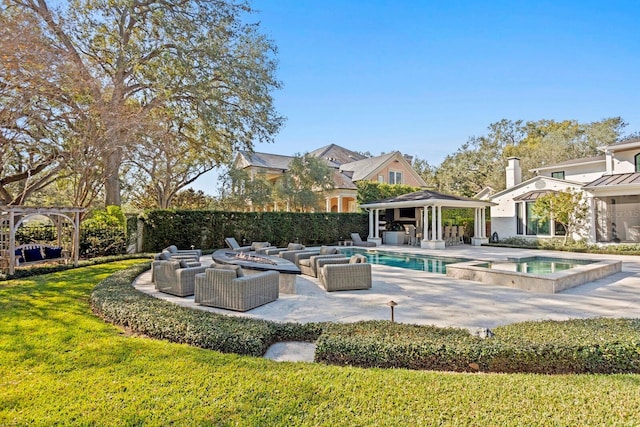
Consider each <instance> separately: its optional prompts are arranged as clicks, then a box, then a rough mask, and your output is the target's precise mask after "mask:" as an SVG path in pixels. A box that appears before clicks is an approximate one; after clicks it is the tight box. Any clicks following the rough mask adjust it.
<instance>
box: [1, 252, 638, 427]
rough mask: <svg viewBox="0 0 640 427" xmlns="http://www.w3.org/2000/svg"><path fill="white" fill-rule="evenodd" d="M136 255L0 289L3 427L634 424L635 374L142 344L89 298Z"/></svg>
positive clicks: (145, 341) (4, 284) (153, 342)
mask: <svg viewBox="0 0 640 427" xmlns="http://www.w3.org/2000/svg"><path fill="white" fill-rule="evenodd" d="M136 263H139V260H129V261H122V262H115V263H110V264H102V265H96V266H91V267H85V268H80V269H75V270H69V271H65V272H61V273H54V274H49V275H45V276H36V277H32V278H29V279H22V280H13V281H7V282H0V425H3V426H4V425H54V424H55V425H100V426H103V425H113V426H122V425H145V426H146V425H169V424H177V425H242V426H244V425H256V426H273V425H283V426H290V425H314V426H315V425H327V426H342V425H344V426H360V425H362V426H373V425H376V426H378V425H380V426H383V425H389V426H397V425H409V426H415V425H509V426H511V425H562V426H564V425H567V426H577V425H637V423H638V422H639V420H640V376H639V375H610V376H607V375H575V376H539V375H524V374H522V375H505V374H452V373H435V372H418V371H406V370H381V369H371V370H364V369H357V368H343V367H336V366H324V365H319V364H303V363H277V362H271V361H268V360H263V359H259V358H252V357H241V356H235V355H228V354H221V353H218V352H214V351H208V350H202V349H197V348H191V347H188V346H185V345H179V344H172V343H168V342H162V341H157V340H150V339H147V338H144V337H137V336H130V335H128V334H127V333H126V332H123V331H122V330H120V329H118V328H116V327H113V326H111V325H107V324H105V323H104V322H103V321H102V320H101V319H99V318H97V317H95V316H94V315H93V314H92V312H91V310H90V308H89V304H88V298H89V294H90V293H91V290H92V289H93V287H94V286H95V285H96V283H98V282H99V281H100V280H102V279H104V278H105V277H107V276H109V275H110V274H112V273H114V272H115V271H118V270H121V269H124V268H127V267H129V266H132V265H134V264H136Z"/></svg>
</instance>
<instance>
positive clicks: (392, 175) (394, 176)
mask: <svg viewBox="0 0 640 427" xmlns="http://www.w3.org/2000/svg"><path fill="white" fill-rule="evenodd" d="M389 184H402V172H394V171H390V172H389Z"/></svg>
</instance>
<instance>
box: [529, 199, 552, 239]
mask: <svg viewBox="0 0 640 427" xmlns="http://www.w3.org/2000/svg"><path fill="white" fill-rule="evenodd" d="M525 211H526V214H525V217H526V225H527V236H539V235H544V236H548V235H549V218H541V217H539V216H536V215H535V214H534V213H533V202H527V203H525Z"/></svg>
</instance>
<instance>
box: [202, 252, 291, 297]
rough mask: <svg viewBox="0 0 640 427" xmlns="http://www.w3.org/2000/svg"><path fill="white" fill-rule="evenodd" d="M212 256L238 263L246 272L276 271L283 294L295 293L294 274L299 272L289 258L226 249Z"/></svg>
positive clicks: (224, 261)
mask: <svg viewBox="0 0 640 427" xmlns="http://www.w3.org/2000/svg"><path fill="white" fill-rule="evenodd" d="M212 258H213V260H214V261H215V262H217V263H220V264H234V265H239V266H240V267H242V269H243V270H244V272H245V273H246V274H251V273H252V272H254V273H255V272H259V271H277V272H278V273H279V275H280V276H279V282H280V292H281V293H283V294H295V293H296V274H300V269H299V268H298V267H297V266H296V265H295V264H294V263H292V262H291V261H289V260H286V259H283V258H280V257H276V256H271V255H254V254H247V253H242V252H229V251H228V250H227V249H220V250H218V251H215V252H214V253H213V256H212Z"/></svg>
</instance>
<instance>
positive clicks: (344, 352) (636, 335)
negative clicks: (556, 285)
mask: <svg viewBox="0 0 640 427" xmlns="http://www.w3.org/2000/svg"><path fill="white" fill-rule="evenodd" d="M148 268H149V263H145V264H143V265H141V266H137V267H134V268H130V269H127V270H123V271H121V272H119V273H117V274H114V275H112V276H110V277H109V278H107V279H105V280H104V281H102V282H101V283H100V284H98V286H96V288H95V289H94V291H93V292H92V294H91V306H92V308H93V311H94V312H95V313H96V314H98V315H100V316H101V317H102V318H104V319H105V320H107V321H109V322H111V323H114V324H117V325H120V326H122V327H125V328H128V329H131V330H133V331H135V332H138V333H142V334H145V335H147V336H150V337H152V338H158V339H166V340H169V341H173V342H179V343H186V344H190V345H194V346H197V347H202V348H207V349H211V350H217V351H220V352H224V353H237V354H244V355H250V356H262V355H263V354H264V353H265V351H266V350H267V348H268V347H269V346H270V345H271V344H273V343H275V342H280V341H316V340H317V341H316V344H317V347H316V355H315V359H316V361H318V362H324V363H329V364H336V365H350V366H359V367H363V368H370V367H377V368H407V369H427V370H438V371H456V372H476V371H482V372H504V373H516V372H528V373H539V374H576V373H640V320H639V319H602V318H597V319H585V320H578V319H576V320H568V321H542V322H523V323H518V324H513V325H509V326H502V327H499V328H496V329H495V330H494V331H493V332H494V335H493V336H492V337H490V338H486V339H482V338H479V337H477V336H474V335H472V334H471V333H470V332H469V331H468V330H466V329H459V328H439V327H436V326H418V325H407V324H401V323H391V322H388V321H366V322H358V323H349V324H333V323H309V324H298V323H277V322H270V321H263V320H257V319H250V318H244V317H231V316H225V315H221V314H214V313H209V312H205V311H201V310H197V309H191V308H186V307H181V306H178V305H176V304H173V303H171V302H168V301H164V300H159V299H157V298H154V297H151V296H149V295H146V294H143V293H141V292H138V291H137V290H136V289H134V288H133V287H132V286H131V283H132V282H133V280H134V279H135V277H136V276H137V275H139V274H140V273H142V272H143V271H145V270H147V269H148Z"/></svg>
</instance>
